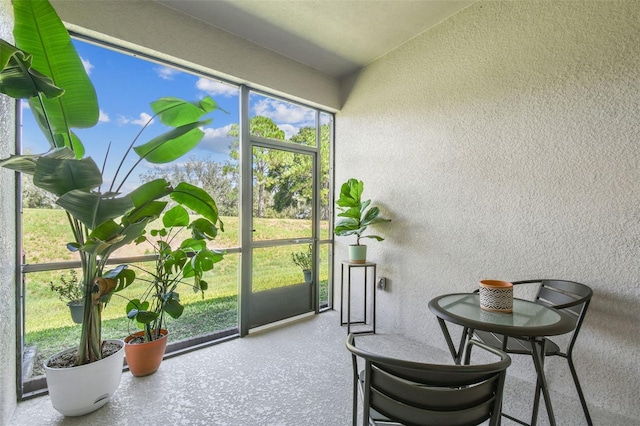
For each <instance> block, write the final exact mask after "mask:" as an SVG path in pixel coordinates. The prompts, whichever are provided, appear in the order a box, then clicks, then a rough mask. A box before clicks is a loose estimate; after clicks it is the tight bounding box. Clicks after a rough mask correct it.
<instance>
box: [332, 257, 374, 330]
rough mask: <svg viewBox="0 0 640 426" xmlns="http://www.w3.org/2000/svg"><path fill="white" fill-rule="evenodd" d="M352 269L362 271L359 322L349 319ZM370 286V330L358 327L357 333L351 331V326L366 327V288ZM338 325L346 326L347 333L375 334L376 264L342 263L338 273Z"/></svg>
mask: <svg viewBox="0 0 640 426" xmlns="http://www.w3.org/2000/svg"><path fill="white" fill-rule="evenodd" d="M352 268H361V269H363V271H362V272H363V280H362V281H361V282H362V299H363V304H362V314H363V319H362V320H361V321H359V320H352V319H351V292H352V291H351V290H352V289H351V284H352V283H351V281H352V274H351V269H352ZM345 269H346V271H347V279H346V283H347V295H346V298H345V294H344V284H345V274H344V273H345ZM368 286H371V297H370V298H371V301H370V304H371V328H365V329H360V327H358V330H357V331H353V332H352V331H351V326H352V325H353V324H358V325H367V324H368V322H367V311H368V309H367V305H369V303H367V302H369V300H368V297H367V287H368ZM345 302H346V305H347V306H346V313H347V316H346V319H345V318H344V313H345ZM340 308H341V309H340V325H341V326H342V325H345V324H346V325H347V333H354V334H368V333H373V334H375V332H376V264H375V263H373V262H365V263H351V262H349V261H347V260H344V261H342V269H341V272H340Z"/></svg>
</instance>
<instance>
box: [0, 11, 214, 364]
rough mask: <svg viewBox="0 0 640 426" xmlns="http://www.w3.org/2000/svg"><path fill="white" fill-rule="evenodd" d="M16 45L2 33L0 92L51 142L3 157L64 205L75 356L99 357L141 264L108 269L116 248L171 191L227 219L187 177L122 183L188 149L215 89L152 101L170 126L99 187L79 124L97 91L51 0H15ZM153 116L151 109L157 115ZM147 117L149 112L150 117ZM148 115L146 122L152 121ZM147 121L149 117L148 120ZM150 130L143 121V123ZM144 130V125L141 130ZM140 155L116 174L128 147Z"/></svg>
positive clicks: (139, 231)
mask: <svg viewBox="0 0 640 426" xmlns="http://www.w3.org/2000/svg"><path fill="white" fill-rule="evenodd" d="M13 8H14V17H15V24H14V30H13V35H14V38H15V45H12V44H11V43H9V42H7V41H5V40H1V39H0V93H3V94H5V95H8V96H10V97H13V98H16V99H27V100H28V102H29V104H30V106H31V109H32V110H33V111H34V115H35V117H36V121H37V122H38V125H39V126H40V128H41V130H42V131H43V133H44V135H45V137H46V138H47V140H48V141H49V143H50V150H49V151H47V152H45V153H42V154H35V155H14V156H11V157H10V158H7V159H4V160H1V161H0V166H2V167H6V168H9V169H13V170H16V171H19V172H21V173H25V174H29V175H32V176H33V182H34V184H35V185H36V186H38V187H39V188H42V189H44V190H46V191H48V192H50V193H52V194H54V195H55V196H56V197H57V201H56V203H57V204H58V205H59V206H60V207H62V208H63V209H64V210H65V212H66V215H67V219H68V222H69V225H70V227H71V230H72V233H73V236H74V240H73V241H71V242H69V243H68V244H67V247H68V249H69V250H71V251H74V252H77V254H78V255H79V259H80V263H81V267H82V273H83V278H82V279H83V283H84V319H83V323H82V331H81V338H80V344H79V348H78V358H77V360H76V365H82V364H87V363H90V362H94V361H96V360H99V359H101V358H102V352H101V346H102V336H101V313H102V309H103V307H104V305H105V303H106V302H107V301H108V299H109V296H110V295H111V293H112V292H114V291H117V290H120V289H122V288H124V287H126V286H128V285H130V284H131V282H132V281H133V279H134V278H135V273H134V271H133V270H131V269H127V268H126V267H124V266H120V267H117V268H115V269H113V270H111V271H108V272H105V266H106V264H107V261H108V260H109V257H110V256H111V255H112V254H113V252H114V251H116V250H117V249H118V248H120V247H122V246H124V245H126V244H129V243H132V242H133V241H135V240H137V239H138V238H140V237H141V236H143V235H144V232H145V227H146V226H147V224H148V223H149V222H151V221H152V220H154V219H156V218H158V217H159V216H160V214H161V213H162V211H163V210H164V208H165V206H166V205H167V201H166V200H163V199H165V198H166V197H167V196H168V197H170V198H171V199H173V200H174V201H175V202H177V203H179V204H182V205H184V206H185V207H187V208H189V209H191V210H193V211H194V212H196V213H197V214H199V215H201V216H203V217H204V218H206V219H207V220H209V221H210V222H211V223H213V224H217V225H218V226H219V227H220V228H221V229H223V228H222V227H223V225H222V222H221V221H220V219H219V217H218V209H217V206H216V204H215V201H214V200H213V199H212V198H211V197H210V196H209V195H208V194H207V193H206V192H205V191H203V190H202V189H200V188H197V187H194V186H191V185H177V186H176V187H173V186H172V185H171V183H170V182H168V181H167V180H165V179H157V180H154V181H151V182H148V183H144V184H142V185H140V186H139V187H137V188H136V189H134V190H133V191H131V192H129V193H126V194H125V193H122V192H121V188H122V185H123V184H124V183H125V181H126V179H127V178H128V177H129V175H130V173H131V171H132V170H133V168H134V167H136V166H137V165H138V164H140V162H142V161H143V160H146V161H148V162H150V163H154V164H161V163H168V162H171V161H174V160H176V159H178V158H180V157H181V156H182V155H184V154H186V153H187V152H189V151H190V150H191V149H192V148H193V147H195V146H196V145H197V144H198V143H199V142H200V140H201V139H202V137H203V135H204V133H203V132H202V130H200V127H202V126H204V125H206V124H208V123H209V122H210V121H211V119H205V120H202V118H203V117H204V116H205V115H207V114H209V113H211V112H212V111H214V110H216V109H217V105H216V103H215V101H213V99H211V98H209V97H207V98H204V99H202V100H201V101H199V102H194V103H191V102H186V101H184V100H181V99H177V98H162V99H159V100H157V101H155V102H153V103H152V104H151V108H152V110H153V112H154V117H153V118H156V119H158V120H159V121H160V122H162V123H163V124H164V125H166V126H168V127H169V128H170V130H168V131H166V132H165V133H163V134H161V135H159V136H156V137H154V138H153V139H151V140H150V141H148V142H146V143H142V144H139V145H136V146H135V147H134V145H135V144H136V142H137V140H138V139H139V137H140V134H138V135H137V136H136V137H135V138H134V139H133V142H131V143H130V145H129V147H128V149H127V150H126V152H125V154H124V156H123V158H122V159H121V160H120V162H119V167H118V169H117V171H116V173H115V176H114V177H113V179H112V182H113V183H112V184H111V185H110V187H109V188H105V189H104V190H103V188H102V185H103V183H104V179H103V172H104V167H105V164H106V163H107V161H111V160H110V159H109V158H108V154H107V158H105V160H104V163H103V167H102V169H101V168H100V167H98V165H97V164H96V163H95V161H94V160H93V159H92V158H91V157H86V156H85V150H84V145H83V144H82V142H81V141H80V139H79V138H78V137H77V135H76V134H75V133H74V132H73V130H72V129H74V128H86V127H92V126H94V125H95V124H97V122H98V115H99V108H98V102H97V96H96V92H95V89H94V87H93V84H92V83H91V80H90V79H89V77H88V76H87V74H86V72H85V70H84V67H83V66H82V62H81V60H80V57H79V56H78V53H77V52H76V50H75V48H74V47H73V44H72V42H71V38H70V36H69V33H68V32H67V30H66V28H65V27H64V25H63V24H62V22H61V20H60V18H59V17H58V15H57V13H56V12H55V10H54V9H53V7H52V6H51V5H50V4H49V2H48V1H46V0H43V1H30V0H13ZM153 118H152V119H153ZM150 121H151V120H150ZM148 124H149V123H147V125H148ZM145 128H146V126H145ZM142 131H144V128H143V130H142ZM142 131H141V133H142ZM129 154H131V155H137V156H138V159H137V161H136V163H135V164H134V166H133V167H132V168H131V170H129V171H128V173H126V174H125V176H124V177H123V178H121V179H120V180H119V182H120V183H119V185H118V186H117V187H116V186H115V184H116V182H117V178H118V174H119V173H120V170H121V167H122V165H123V164H124V160H125V158H126V157H127V156H128V155H129Z"/></svg>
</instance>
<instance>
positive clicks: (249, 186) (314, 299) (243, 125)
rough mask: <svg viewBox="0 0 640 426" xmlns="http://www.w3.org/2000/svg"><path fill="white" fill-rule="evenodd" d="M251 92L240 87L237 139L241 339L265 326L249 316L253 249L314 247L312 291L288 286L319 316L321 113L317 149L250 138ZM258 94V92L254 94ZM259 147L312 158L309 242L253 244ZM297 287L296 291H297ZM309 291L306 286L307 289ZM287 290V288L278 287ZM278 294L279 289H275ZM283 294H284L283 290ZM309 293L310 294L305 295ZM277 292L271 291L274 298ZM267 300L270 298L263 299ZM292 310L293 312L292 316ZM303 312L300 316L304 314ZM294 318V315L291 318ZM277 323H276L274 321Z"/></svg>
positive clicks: (253, 307)
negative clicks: (255, 153)
mask: <svg viewBox="0 0 640 426" xmlns="http://www.w3.org/2000/svg"><path fill="white" fill-rule="evenodd" d="M251 92H252V90H250V89H249V88H248V87H247V86H244V85H243V86H241V87H240V123H239V136H240V146H239V152H240V194H241V196H240V203H241V204H240V226H239V232H240V257H241V259H240V280H239V281H240V289H239V293H238V297H239V300H240V302H239V304H238V309H239V313H238V329H239V331H240V336H246V335H247V334H249V330H250V329H251V328H255V327H261V326H264V325H267V324H262V325H257V326H255V327H252V326H251V324H250V314H251V312H252V310H253V311H255V310H256V309H257V307H256V306H255V305H254V303H253V302H252V300H253V299H254V298H252V297H251V296H252V280H253V277H252V266H253V249H254V248H261V247H275V246H281V245H295V244H300V243H311V244H313V268H312V273H313V275H312V282H311V288H310V289H309V288H304V286H303V285H297V286H290V287H296V288H293V289H292V290H293V292H294V293H295V294H296V295H297V296H296V298H299V297H301V296H302V295H304V294H309V301H310V305H309V309H308V310H306V313H309V312H315V313H318V312H319V307H318V289H319V285H318V279H319V271H318V253H319V251H318V250H319V244H318V241H319V240H318V236H319V235H320V221H319V210H320V190H319V184H320V177H319V174H320V165H319V161H320V157H319V151H320V143H319V133H318V132H319V130H318V129H319V126H320V111H318V110H316V117H315V122H316V135H317V136H316V146H315V147H313V146H307V145H297V144H292V143H290V142H280V141H274V140H271V139H266V138H262V137H258V136H251V134H250V120H251V118H250V114H249V95H250V93H251ZM256 93H259V92H256ZM254 147H261V148H268V149H278V150H283V151H288V152H293V153H301V154H305V155H311V157H312V185H313V187H312V188H313V189H312V198H313V201H312V211H311V221H312V236H311V238H299V239H292V240H271V241H259V242H254V241H253V231H252V228H253V226H252V225H253V168H252V166H253V148H254ZM297 287H299V288H297ZM307 287H308V286H307ZM280 288H286V287H280ZM275 290H278V289H275ZM283 291H284V290H283ZM308 292H310V293H308ZM277 293H278V291H274V294H277ZM265 296H266V298H267V299H269V298H270V297H272V295H265ZM294 311H295V309H294V310H293V311H292V312H294ZM303 313H305V312H300V313H299V314H303ZM293 316H295V315H293ZM274 322H277V321H274Z"/></svg>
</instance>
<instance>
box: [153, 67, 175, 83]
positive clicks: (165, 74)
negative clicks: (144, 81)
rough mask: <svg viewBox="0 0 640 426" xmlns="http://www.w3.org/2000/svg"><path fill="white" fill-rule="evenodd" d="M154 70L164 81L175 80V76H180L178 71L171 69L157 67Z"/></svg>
mask: <svg viewBox="0 0 640 426" xmlns="http://www.w3.org/2000/svg"><path fill="white" fill-rule="evenodd" d="M153 70H154V71H155V72H156V74H158V77H160V78H161V79H163V80H173V76H174V75H176V74H178V70H175V69H173V68H169V67H156V68H154V69H153Z"/></svg>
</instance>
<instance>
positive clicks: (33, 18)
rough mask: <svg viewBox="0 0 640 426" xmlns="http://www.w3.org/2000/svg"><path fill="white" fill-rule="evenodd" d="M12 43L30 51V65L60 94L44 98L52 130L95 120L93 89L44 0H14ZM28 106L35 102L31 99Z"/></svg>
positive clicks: (96, 112) (62, 131) (90, 124)
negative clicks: (45, 77)
mask: <svg viewBox="0 0 640 426" xmlns="http://www.w3.org/2000/svg"><path fill="white" fill-rule="evenodd" d="M13 10H14V16H15V23H14V29H13V34H14V38H15V41H16V46H17V47H18V48H19V49H21V50H24V51H25V52H29V53H30V54H31V55H33V60H32V64H33V68H35V69H37V70H38V71H39V72H41V73H42V74H44V75H46V76H49V77H50V78H51V79H52V80H53V82H54V84H55V85H56V86H58V87H60V88H62V89H64V90H65V93H64V95H62V96H60V97H58V98H55V99H47V100H44V103H45V108H46V110H47V115H48V118H49V122H50V124H51V127H52V129H53V133H63V134H64V133H67V132H68V130H69V129H70V128H86V127H92V126H94V125H95V124H96V123H97V122H98V116H99V108H98V101H97V96H96V92H95V89H94V87H93V84H92V83H91V80H89V77H88V76H87V73H86V71H85V69H84V66H83V64H82V61H81V60H80V56H79V55H78V53H77V52H76V49H75V47H74V46H73V44H72V42H71V38H70V37H69V33H68V32H67V30H66V28H65V27H64V24H63V23H62V21H61V20H60V18H59V17H58V15H57V13H56V12H55V10H54V9H53V7H52V6H51V4H49V2H48V1H32V0H14V1H13ZM30 104H31V107H32V108H37V107H38V106H37V105H35V103H34V102H33V101H32V102H30Z"/></svg>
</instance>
